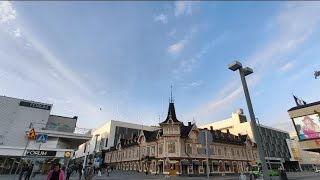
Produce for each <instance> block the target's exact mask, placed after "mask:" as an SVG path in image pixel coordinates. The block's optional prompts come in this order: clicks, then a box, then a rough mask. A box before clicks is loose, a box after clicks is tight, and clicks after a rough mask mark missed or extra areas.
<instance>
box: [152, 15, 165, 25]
mask: <svg viewBox="0 0 320 180" xmlns="http://www.w3.org/2000/svg"><path fill="white" fill-rule="evenodd" d="M154 21H156V22H158V21H159V22H162V23H163V24H167V23H168V16H167V15H166V14H159V15H158V16H156V17H154Z"/></svg>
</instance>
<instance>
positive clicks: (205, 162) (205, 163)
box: [202, 161, 211, 166]
mask: <svg viewBox="0 0 320 180" xmlns="http://www.w3.org/2000/svg"><path fill="white" fill-rule="evenodd" d="M202 162H203V165H204V166H206V165H207V161H202ZM209 165H211V161H209Z"/></svg>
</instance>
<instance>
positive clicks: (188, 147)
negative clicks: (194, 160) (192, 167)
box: [186, 143, 192, 155]
mask: <svg viewBox="0 0 320 180" xmlns="http://www.w3.org/2000/svg"><path fill="white" fill-rule="evenodd" d="M186 153H187V154H189V155H190V154H192V145H191V143H187V144H186Z"/></svg>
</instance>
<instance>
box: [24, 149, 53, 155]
mask: <svg viewBox="0 0 320 180" xmlns="http://www.w3.org/2000/svg"><path fill="white" fill-rule="evenodd" d="M56 153H57V152H56V151H44V150H27V152H26V156H56Z"/></svg>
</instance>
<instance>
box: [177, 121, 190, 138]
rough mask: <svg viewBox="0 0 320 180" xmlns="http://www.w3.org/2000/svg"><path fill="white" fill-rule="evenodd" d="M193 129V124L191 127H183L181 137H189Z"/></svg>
mask: <svg viewBox="0 0 320 180" xmlns="http://www.w3.org/2000/svg"><path fill="white" fill-rule="evenodd" d="M192 127H193V124H192V125H190V126H181V132H180V135H181V137H182V138H186V137H188V135H189V133H190V131H191V129H192Z"/></svg>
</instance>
